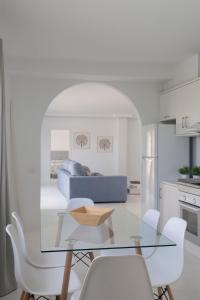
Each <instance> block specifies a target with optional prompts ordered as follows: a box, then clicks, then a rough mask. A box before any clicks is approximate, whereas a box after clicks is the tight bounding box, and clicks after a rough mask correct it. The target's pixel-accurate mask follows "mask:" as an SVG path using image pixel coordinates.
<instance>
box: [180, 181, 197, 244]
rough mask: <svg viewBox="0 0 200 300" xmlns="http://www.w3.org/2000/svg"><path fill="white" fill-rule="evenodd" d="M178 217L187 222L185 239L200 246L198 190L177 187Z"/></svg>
mask: <svg viewBox="0 0 200 300" xmlns="http://www.w3.org/2000/svg"><path fill="white" fill-rule="evenodd" d="M179 191H180V192H179V204H180V217H181V218H183V219H184V220H185V221H186V222H187V229H186V239H188V240H189V241H191V242H193V243H195V244H196V245H199V246H200V189H196V188H193V187H191V186H188V185H185V186H184V185H180V186H179Z"/></svg>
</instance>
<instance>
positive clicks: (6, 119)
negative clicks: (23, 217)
mask: <svg viewBox="0 0 200 300" xmlns="http://www.w3.org/2000/svg"><path fill="white" fill-rule="evenodd" d="M7 101H9V100H7V99H6V98H5V80H4V61H3V42H2V40H1V39H0V138H1V144H0V297H1V296H4V295H6V294H8V293H9V292H11V291H13V290H14V289H16V282H15V278H14V267H13V266H14V264H13V252H12V247H11V243H10V240H9V237H8V236H7V234H6V232H5V228H6V225H7V224H8V223H10V203H11V195H12V193H11V189H12V183H11V180H10V179H11V176H10V172H9V170H10V166H11V165H10V164H11V161H10V150H11V149H10V142H11V140H10V137H11V136H10V114H9V109H10V105H9V103H7ZM12 201H13V199H12Z"/></svg>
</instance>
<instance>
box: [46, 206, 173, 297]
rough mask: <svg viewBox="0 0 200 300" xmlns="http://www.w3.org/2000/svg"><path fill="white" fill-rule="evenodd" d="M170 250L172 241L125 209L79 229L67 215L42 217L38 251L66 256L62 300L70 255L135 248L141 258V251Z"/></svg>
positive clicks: (119, 209)
mask: <svg viewBox="0 0 200 300" xmlns="http://www.w3.org/2000/svg"><path fill="white" fill-rule="evenodd" d="M171 246H176V245H175V243H174V242H173V241H170V240H169V239H168V238H167V237H165V236H163V235H162V234H161V233H160V232H158V231H157V230H155V229H154V228H152V227H151V226H149V225H148V224H146V223H144V222H143V221H142V219H140V218H138V217H137V216H135V215H134V214H132V213H131V212H129V211H128V210H127V209H125V208H115V209H114V211H113V213H112V215H111V216H110V217H109V218H108V219H107V220H106V221H105V222H104V223H103V224H101V225H99V226H96V227H93V226H86V225H80V224H79V223H77V221H76V220H75V219H74V218H73V217H72V216H71V215H70V213H69V212H67V211H60V212H56V211H52V210H51V211H42V213H41V251H42V252H57V251H66V253H67V255H66V266H65V275H64V279H63V288H62V291H61V299H62V300H64V299H65V300H66V299H67V287H68V280H69V274H70V269H71V261H72V253H73V251H74V252H75V251H90V253H92V251H95V250H102V249H126V248H129V249H131V248H132V249H134V248H135V249H136V250H135V252H136V253H137V254H141V253H142V252H141V248H147V247H153V248H158V247H171ZM133 254H134V250H133ZM92 258H93V256H92V255H91V260H92Z"/></svg>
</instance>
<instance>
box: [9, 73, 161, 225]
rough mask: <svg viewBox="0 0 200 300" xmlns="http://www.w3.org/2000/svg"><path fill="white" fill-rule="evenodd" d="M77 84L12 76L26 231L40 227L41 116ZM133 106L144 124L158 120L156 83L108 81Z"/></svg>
mask: <svg viewBox="0 0 200 300" xmlns="http://www.w3.org/2000/svg"><path fill="white" fill-rule="evenodd" d="M79 83H80V82H78V81H74V80H70V79H60V78H44V77H40V76H35V77H34V76H33V77H32V76H27V75H25V76H23V75H17V74H15V75H14V74H13V75H12V76H11V82H10V88H11V97H12V120H13V141H14V159H15V167H16V169H15V179H16V188H17V190H16V196H17V200H18V203H19V207H20V213H21V216H22V218H23V221H24V223H25V226H27V229H30V228H31V229H33V228H34V227H35V228H36V229H38V228H39V224H40V151H41V147H40V137H41V124H42V119H43V116H44V113H45V111H46V109H47V107H48V105H49V104H50V103H51V101H52V100H53V99H54V98H55V96H56V95H58V94H59V93H60V92H61V91H63V90H64V89H66V88H67V87H69V86H72V85H74V84H79ZM110 85H111V86H113V87H115V88H117V89H119V90H120V91H121V92H122V93H125V94H126V95H127V96H128V97H129V98H130V100H131V101H133V103H134V104H135V106H136V108H137V110H138V113H139V115H140V117H141V121H142V122H143V123H151V122H155V121H158V119H159V88H160V85H157V84H155V83H145V82H143V83H136V82H111V83H110Z"/></svg>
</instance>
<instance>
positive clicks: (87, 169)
mask: <svg viewBox="0 0 200 300" xmlns="http://www.w3.org/2000/svg"><path fill="white" fill-rule="evenodd" d="M83 170H84V174H85V176H91V171H90V169H89V168H88V167H87V166H83Z"/></svg>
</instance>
